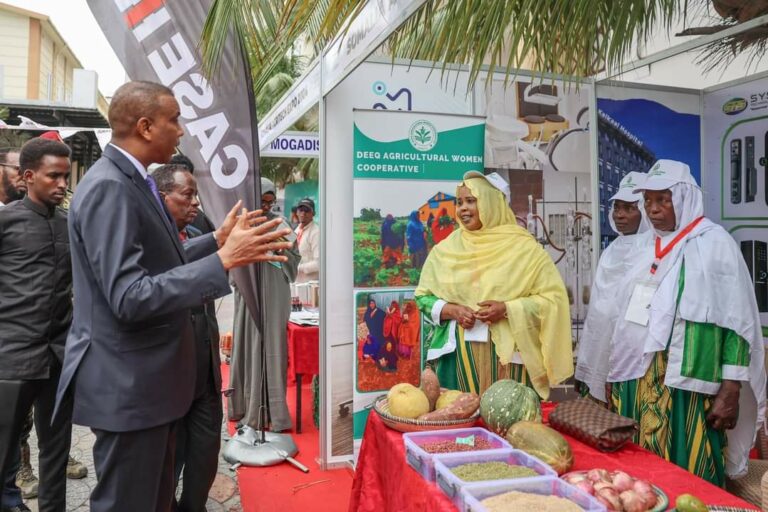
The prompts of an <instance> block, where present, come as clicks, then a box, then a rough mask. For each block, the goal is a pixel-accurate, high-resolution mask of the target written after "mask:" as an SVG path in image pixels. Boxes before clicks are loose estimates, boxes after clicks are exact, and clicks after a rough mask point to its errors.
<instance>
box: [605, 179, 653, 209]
mask: <svg viewBox="0 0 768 512" xmlns="http://www.w3.org/2000/svg"><path fill="white" fill-rule="evenodd" d="M646 177H647V175H646V174H645V173H642V172H635V171H632V172H630V173H627V175H626V176H624V177H623V178H622V179H621V183H619V191H618V192H616V193H615V194H613V196H612V197H611V199H610V200H611V201H616V200H619V201H626V202H627V203H636V202H638V201H640V200H642V199H643V194H642V193H641V192H635V189H636V188H637V187H641V186H643V183H645V179H646Z"/></svg>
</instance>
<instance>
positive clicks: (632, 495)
mask: <svg viewBox="0 0 768 512" xmlns="http://www.w3.org/2000/svg"><path fill="white" fill-rule="evenodd" d="M619 499H621V504H622V505H623V506H624V512H645V511H646V510H648V507H646V506H645V502H644V501H643V498H642V497H641V496H640V495H639V494H638V493H636V492H635V491H624V492H622V493H621V494H620V495H619Z"/></svg>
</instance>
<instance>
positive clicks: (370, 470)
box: [349, 412, 756, 512]
mask: <svg viewBox="0 0 768 512" xmlns="http://www.w3.org/2000/svg"><path fill="white" fill-rule="evenodd" d="M565 438H566V439H567V440H568V442H569V443H570V444H571V448H572V449H573V455H574V460H575V463H574V467H573V470H574V471H576V470H582V469H592V468H605V469H608V470H616V469H621V470H623V471H626V472H627V473H629V474H630V475H632V476H634V477H637V478H642V479H645V480H648V481H650V482H652V483H653V484H655V485H657V486H659V487H660V488H661V489H663V490H664V492H666V493H667V496H669V500H670V505H671V506H674V503H675V498H677V496H678V495H680V494H684V493H691V494H694V495H696V496H698V497H700V498H701V499H702V500H704V502H706V503H707V504H708V505H730V506H735V507H744V508H748V509H755V507H754V506H752V505H751V504H749V503H747V502H745V501H743V500H741V499H739V498H737V497H736V496H733V495H732V494H729V493H727V492H726V491H724V490H722V489H720V488H719V487H716V486H714V485H712V484H710V483H707V482H705V481H704V480H702V479H700V478H698V477H695V476H693V475H691V474H690V473H688V472H687V471H685V470H683V469H681V468H679V467H677V466H675V465H674V464H671V463H669V462H667V461H665V460H663V459H661V458H659V457H657V456H656V455H654V454H652V453H651V452H649V451H646V450H644V449H642V448H640V447H639V446H637V445H634V444H632V445H628V446H625V447H624V448H622V449H621V450H619V451H618V452H614V453H602V452H599V451H597V450H595V449H594V448H590V447H589V446H587V445H585V444H583V443H581V442H579V441H577V440H576V439H574V438H572V437H569V436H565ZM349 510H350V512H369V511H370V512H380V511H382V510H386V511H398V512H400V511H403V512H405V511H413V512H417V511H418V512H422V511H423V512H443V511H450V510H456V507H454V506H453V504H452V503H451V501H450V500H449V499H448V498H447V497H446V496H445V495H444V494H443V493H442V491H440V489H439V488H438V487H437V486H436V485H435V484H433V483H429V482H427V481H426V480H424V479H423V478H422V477H421V475H419V473H418V472H416V470H414V469H413V468H411V467H410V466H408V464H407V463H406V461H405V448H404V446H403V438H402V434H401V433H400V432H396V431H394V430H391V429H389V428H387V427H386V426H385V425H384V423H382V421H381V419H380V418H379V417H378V415H377V414H376V413H375V412H371V414H370V416H369V417H368V424H367V425H366V428H365V434H364V435H363V444H362V447H361V449H360V456H359V458H358V461H357V467H356V468H355V480H354V482H353V483H352V496H351V497H350V501H349ZM755 510H756V509H755Z"/></svg>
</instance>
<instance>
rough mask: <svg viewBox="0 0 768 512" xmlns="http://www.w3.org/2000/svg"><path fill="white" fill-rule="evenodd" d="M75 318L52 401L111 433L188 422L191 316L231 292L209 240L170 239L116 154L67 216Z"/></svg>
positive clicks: (82, 187) (164, 222) (110, 151)
mask: <svg viewBox="0 0 768 512" xmlns="http://www.w3.org/2000/svg"><path fill="white" fill-rule="evenodd" d="M69 239H70V248H71V252H72V278H73V293H74V317H73V321H72V327H71V329H70V332H69V336H68V338H67V345H66V353H65V357H64V367H63V369H62V375H61V380H60V382H59V390H58V396H57V403H58V402H60V401H61V398H62V396H63V395H64V393H66V392H67V391H68V388H69V387H70V385H72V386H73V390H74V411H73V421H74V423H76V424H79V425H86V426H90V427H93V428H97V429H101V430H107V431H112V432H127V431H133V430H142V429H146V428H151V427H154V426H158V425H162V424H165V423H168V422H171V421H174V420H176V419H178V418H180V417H182V416H184V414H186V412H187V410H188V409H189V406H190V404H191V401H192V397H193V396H192V395H193V391H194V383H195V354H194V345H193V343H194V338H193V336H194V334H193V329H192V321H191V312H190V308H192V307H195V306H201V305H203V304H204V303H205V302H207V301H210V300H213V299H215V298H218V297H221V296H224V295H226V294H228V293H229V292H230V288H229V284H228V282H227V275H226V272H225V271H224V268H223V266H222V264H221V260H220V259H219V257H218V256H217V255H216V254H215V251H216V243H215V241H214V240H213V235H206V236H202V237H199V238H196V239H194V240H191V241H189V242H187V244H185V245H184V246H182V245H181V242H180V241H179V238H178V232H177V230H176V228H175V226H172V225H171V223H170V221H169V220H168V217H167V215H166V213H165V210H164V208H163V207H162V206H160V204H159V203H158V202H157V200H156V199H155V197H154V196H153V195H152V193H151V192H150V190H149V187H148V186H147V184H146V182H145V181H144V179H143V178H142V176H141V174H140V173H139V171H138V170H137V169H136V168H135V167H134V166H133V164H132V163H131V162H130V161H129V160H128V159H127V158H126V157H125V156H124V155H123V154H122V153H120V151H118V150H117V149H115V148H114V147H112V146H111V145H110V146H107V148H106V149H105V150H104V153H103V155H102V157H101V158H100V159H99V160H98V161H97V162H96V163H95V164H94V165H93V167H92V168H91V169H90V170H89V171H88V173H87V174H86V175H85V177H84V178H83V180H82V181H81V182H80V184H79V185H78V187H77V190H76V191H75V195H74V198H73V199H72V205H71V207H70V211H69Z"/></svg>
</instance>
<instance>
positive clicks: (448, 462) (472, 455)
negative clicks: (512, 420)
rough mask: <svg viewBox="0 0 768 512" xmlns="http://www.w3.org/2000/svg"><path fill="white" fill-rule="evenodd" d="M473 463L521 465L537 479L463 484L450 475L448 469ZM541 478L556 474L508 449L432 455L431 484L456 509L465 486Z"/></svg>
mask: <svg viewBox="0 0 768 512" xmlns="http://www.w3.org/2000/svg"><path fill="white" fill-rule="evenodd" d="M473 462H506V463H507V464H514V465H516V466H525V467H527V468H531V469H532V470H534V471H536V472H537V473H538V474H539V476H531V477H525V478H512V479H509V478H508V479H499V480H485V481H480V480H478V481H474V482H467V481H464V480H462V479H461V478H459V477H457V476H456V475H454V474H453V472H452V471H451V468H455V467H456V466H461V465H462V464H470V463H473ZM542 477H552V478H557V472H556V471H555V470H553V469H552V468H551V467H549V466H548V465H547V464H545V463H543V462H542V461H540V460H539V459H537V458H536V457H532V456H530V455H528V454H527V453H525V452H522V451H520V450H515V449H512V448H506V449H501V450H485V451H482V452H467V453H463V452H459V453H446V454H440V455H435V483H436V484H437V486H438V487H439V488H440V490H441V491H443V492H444V493H445V495H446V496H448V497H449V498H451V500H452V501H453V504H454V505H456V508H458V509H459V510H463V509H464V495H463V494H462V492H461V490H462V489H463V488H464V487H465V486H467V485H473V484H478V483H481V482H483V483H486V482H493V483H497V484H499V483H506V482H522V481H525V480H536V479H540V478H542Z"/></svg>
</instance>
